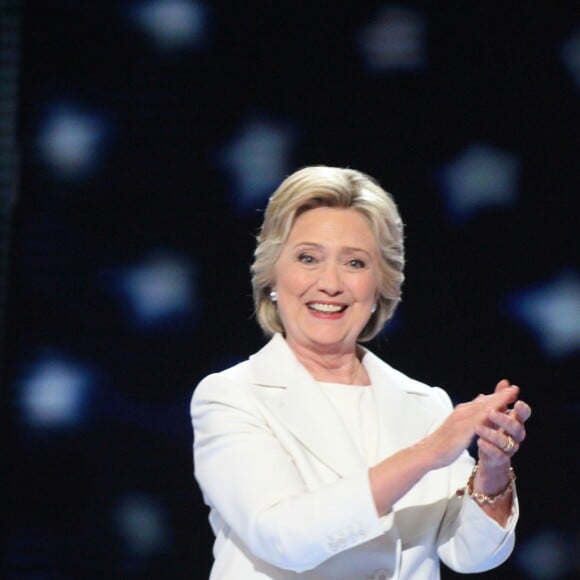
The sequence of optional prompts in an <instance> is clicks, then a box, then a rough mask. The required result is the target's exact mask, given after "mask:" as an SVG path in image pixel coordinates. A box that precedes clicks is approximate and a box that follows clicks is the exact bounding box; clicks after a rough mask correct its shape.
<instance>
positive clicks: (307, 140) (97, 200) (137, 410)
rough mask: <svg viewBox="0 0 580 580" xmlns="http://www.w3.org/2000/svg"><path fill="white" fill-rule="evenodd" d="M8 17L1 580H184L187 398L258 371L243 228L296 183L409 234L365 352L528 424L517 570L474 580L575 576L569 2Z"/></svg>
mask: <svg viewBox="0 0 580 580" xmlns="http://www.w3.org/2000/svg"><path fill="white" fill-rule="evenodd" d="M8 4H12V6H13V7H14V6H16V7H17V9H18V10H20V11H21V21H20V22H21V24H20V27H19V34H20V45H19V46H20V49H19V55H18V56H19V85H18V101H17V107H16V111H17V114H16V121H17V124H16V127H17V128H16V141H17V144H18V151H19V155H18V160H19V161H18V164H17V165H16V181H15V183H16V184H17V186H16V190H15V193H16V195H15V197H14V199H13V204H12V205H10V208H11V210H12V211H11V214H10V235H9V237H8V239H7V240H5V247H4V249H5V250H6V248H8V253H7V255H8V260H7V264H8V269H7V273H8V275H7V279H6V280H5V281H4V283H5V285H6V286H5V287H6V291H7V302H6V309H5V313H4V319H5V323H6V324H5V332H4V353H3V361H4V368H3V375H4V379H5V380H4V381H3V383H4V386H3V391H2V397H3V403H4V404H3V409H4V411H3V413H4V418H3V424H4V428H5V436H4V437H3V440H4V444H5V445H4V448H5V453H4V458H5V459H4V463H5V465H6V469H5V474H4V476H3V479H4V483H5V487H6V490H7V494H6V495H7V499H8V501H7V502H6V504H5V507H4V510H3V511H4V521H5V524H4V537H3V546H2V556H3V568H4V577H6V578H9V579H34V580H36V579H51V580H52V579H61V578H62V579H69V578H70V579H73V578H74V579H77V578H135V579H141V578H176V579H180V578H193V577H199V578H202V577H206V576H207V571H208V570H209V566H210V563H211V544H212V540H213V538H212V535H211V531H210V529H209V525H208V523H207V510H206V508H205V506H204V505H203V502H202V499H201V496H200V493H199V491H198V488H197V486H196V484H195V481H194V479H193V466H192V458H191V439H192V433H191V427H190V423H189V416H188V405H189V398H190V396H191V393H192V391H193V389H194V386H195V384H196V383H197V382H198V381H199V380H200V379H201V378H202V377H203V376H205V375H206V374H207V373H209V372H211V371H213V370H216V369H220V368H224V367H225V366H227V365H229V364H231V363H233V362H235V361H238V360H241V359H243V358H245V357H246V356H247V355H248V354H250V353H252V352H253V351H255V350H257V349H258V348H259V347H260V346H261V345H262V344H263V342H264V339H263V337H262V336H261V333H260V331H259V329H258V327H257V325H256V323H255V321H254V320H253V318H252V302H251V289H250V284H249V272H248V268H249V264H250V263H251V260H252V252H253V247H254V235H255V233H256V231H257V228H258V226H259V224H260V221H261V213H260V211H258V210H259V209H261V208H263V207H264V205H265V203H266V201H267V198H268V195H269V194H270V193H271V192H272V191H273V190H274V188H275V187H276V185H277V183H278V182H279V181H280V180H281V179H282V178H283V177H284V176H285V175H287V174H288V173H290V172H292V171H293V170H294V169H296V168H298V167H300V166H303V165H311V164H327V165H339V166H350V167H353V168H356V169H360V170H362V171H365V172H367V173H369V174H371V175H373V176H374V177H376V178H377V179H378V180H379V181H380V182H381V184H382V185H383V186H384V187H385V188H386V189H387V190H389V191H391V192H392V193H393V195H394V197H395V199H396V201H397V203H398V205H399V208H400V210H401V213H402V216H403V219H404V221H405V224H406V237H407V242H406V243H407V257H408V264H407V268H406V274H407V279H406V283H405V287H404V301H403V304H402V306H401V307H400V309H399V311H398V313H397V315H396V317H395V319H394V321H393V322H392V324H391V325H390V327H389V328H388V329H387V330H386V332H385V333H384V335H383V336H381V337H380V338H379V339H377V340H375V341H374V342H373V343H372V344H371V345H370V346H371V348H372V349H373V350H374V351H375V352H377V353H378V354H379V355H380V356H382V357H383V358H384V359H385V360H386V361H388V362H389V363H390V364H392V365H393V366H395V367H396V368H398V369H400V370H402V371H403V372H405V373H407V374H409V375H411V376H413V377H414V378H417V379H419V380H422V381H424V382H427V383H429V384H437V385H440V386H443V387H444V388H446V390H447V391H448V392H449V393H450V394H451V396H452V397H453V399H454V400H455V401H457V402H459V401H461V400H466V399H471V398H473V397H474V396H475V395H476V394H477V393H479V392H489V391H490V390H492V389H493V386H494V385H495V383H496V382H497V381H498V380H499V379H500V378H503V377H507V378H509V379H510V380H511V381H513V382H514V383H516V384H518V385H520V386H521V387H522V397H523V398H524V399H525V400H526V401H528V402H529V403H530V404H531V405H532V407H533V409H534V415H533V418H532V419H531V420H530V423H529V436H528V440H527V441H526V443H525V445H524V446H523V448H522V450H521V452H520V453H519V454H518V455H517V457H516V459H515V461H514V463H515V467H516V471H517V474H518V493H519V496H520V502H521V507H522V514H521V519H520V523H519V531H518V545H517V547H516V551H515V553H514V555H513V556H512V558H511V559H510V560H509V562H508V563H506V564H505V565H504V566H503V567H502V568H501V569H500V570H498V571H494V572H490V573H488V574H484V575H482V576H483V577H490V578H502V577H505V578H516V579H517V578H568V577H576V574H578V571H579V563H578V556H577V554H578V551H579V550H580V543H579V542H580V527H579V510H578V499H577V490H578V483H579V476H578V451H579V444H578V435H577V425H578V410H579V405H578V394H577V384H578V356H577V355H578V349H579V346H580V321H579V316H580V289H579V288H580V284H579V281H578V274H577V270H576V266H577V254H578V252H577V250H578V236H577V230H578V209H579V203H578V200H577V191H576V189H575V186H576V177H577V156H576V153H577V149H578V147H577V145H578V140H577V132H576V127H575V123H576V122H575V121H574V118H577V117H576V115H577V112H576V109H577V100H578V90H579V87H580V79H579V76H580V73H579V72H578V64H577V63H578V58H579V56H578V55H579V54H580V49H579V48H578V46H579V45H580V36H579V32H578V30H579V28H578V26H579V23H578V18H577V12H575V11H574V10H573V5H572V3H570V4H567V3H566V2H537V3H533V6H530V5H528V3H515V2H453V1H451V2H445V3H431V2H404V3H401V4H397V5H393V4H386V3H384V2H373V1H368V0H365V1H359V2H348V3H347V2H334V3H322V2H300V1H298V2H282V3H278V2H265V1H256V0H251V1H247V2H243V3H242V2H224V1H217V2H205V3H201V2H193V1H191V2H190V1H186V0H182V1H181V0H180V1H177V0H175V1H168V0H166V1H160V2H154V1H151V2H129V1H122V0H119V1H116V2H111V1H100V2H87V1H81V0H77V1H66V0H61V1H55V0H45V1H43V2H28V3H22V4H21V5H20V3H14V2H13V3H8ZM155 7H157V9H158V10H157V11H155V10H154V8H155ZM164 10H165V12H164ZM147 11H149V12H147ZM145 13H147V14H148V15H149V16H148V17H150V18H151V19H153V20H154V21H155V22H157V24H158V25H159V26H160V27H161V28H157V29H156V30H157V32H156V33H154V32H152V29H149V30H148V29H147V27H146V26H145V25H143V24H142V23H143V18H142V16H143V14H145ZM167 14H169V15H170V16H171V18H168V17H167ZM151 15H153V16H151ZM164 15H165V20H164ZM176 15H177V16H176ZM151 21H152V20H149V21H148V22H151ZM140 23H141V24H140ZM163 23H164V25H163V26H161V25H162V24H163ZM159 30H161V32H159ZM168 30H169V31H170V32H171V31H173V33H172V34H169V35H167V34H168V32H167V31H168ZM155 34H157V36H155ZM163 34H165V36H163ZM159 35H161V36H159ZM373 43H374V44H373ZM369 44H372V45H373V46H374V50H375V51H378V52H377V54H378V55H379V57H377V58H379V62H378V63H375V64H374V65H373V63H372V61H371V59H370V56H369V51H368V46H369ZM381 55H382V57H381ZM67 119H68V124H67V122H66V120H67ZM59 151H60V152H61V153H60V154H57V153H58V152H59ZM83 152H84V153H83ZM468 160H469V162H467V161H468ZM457 180H459V181H457ZM454 183H455V184H456V185H453V184H454ZM457 183H459V185H457ZM454 188H455V189H454ZM454 191H455V197H454ZM478 196H479V197H478ZM478 199H479V201H477V200H478ZM462 203H463V204H464V205H461V204H462ZM462 208H463V209H462ZM465 208H467V209H465ZM139 273H141V274H143V273H146V274H147V275H146V276H141V277H140V275H139ZM156 284H158V285H159V287H157V286H156ZM156 288H157V290H156ZM172 292H174V294H172ZM140 293H141V294H140ZM143 293H145V295H146V296H147V297H148V300H149V302H147V304H148V305H147V304H146V305H145V306H143V305H141V306H139V304H140V303H139V296H141V297H143ZM184 293H185V296H184ZM538 313H540V314H538ZM540 315H541V319H540V320H539V319H538V316H540ZM538 320H539V322H538ZM444 573H445V574H446V576H445V577H447V578H451V577H455V576H454V575H453V574H451V573H450V572H447V571H445V572H444Z"/></svg>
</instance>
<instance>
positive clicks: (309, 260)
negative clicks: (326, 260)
mask: <svg viewBox="0 0 580 580" xmlns="http://www.w3.org/2000/svg"><path fill="white" fill-rule="evenodd" d="M298 261H299V262H302V263H303V264H314V257H313V256H311V255H310V254H300V255H299V256H298Z"/></svg>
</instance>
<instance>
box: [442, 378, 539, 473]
mask: <svg viewBox="0 0 580 580" xmlns="http://www.w3.org/2000/svg"><path fill="white" fill-rule="evenodd" d="M519 392H520V390H519V387H516V386H515V385H510V383H509V381H507V380H505V379H503V380H501V381H500V382H499V383H498V384H497V385H496V387H495V390H494V392H493V393H492V394H491V395H478V396H477V397H476V398H475V399H473V400H472V401H469V402H467V403H461V404H459V405H457V406H456V407H455V409H454V410H453V412H452V413H451V415H449V417H447V419H446V420H445V421H444V422H443V423H442V424H441V426H440V427H439V428H438V429H437V430H436V431H434V432H433V433H432V434H431V438H432V441H431V445H432V446H433V447H432V449H434V451H435V453H434V455H433V458H434V460H435V461H436V463H437V465H436V467H443V466H445V465H449V464H450V463H451V462H452V461H454V460H455V459H456V458H457V457H458V456H459V455H460V454H461V452H462V451H463V450H464V449H466V448H467V447H469V445H470V443H471V441H472V440H473V438H474V437H475V436H478V440H477V446H478V452H479V464H480V468H481V475H482V476H484V475H485V474H486V473H487V474H488V475H490V476H492V474H499V473H500V472H503V473H505V474H507V469H508V468H509V466H510V463H511V458H512V457H513V455H514V454H515V453H517V452H518V450H519V448H520V446H521V444H522V442H523V440H524V439H525V437H526V430H525V426H524V424H525V422H526V421H527V420H528V419H529V417H530V415H531V413H532V410H531V408H530V406H529V405H528V404H527V403H525V402H524V401H521V400H518V396H519ZM505 477H506V478H507V475H506V476H505Z"/></svg>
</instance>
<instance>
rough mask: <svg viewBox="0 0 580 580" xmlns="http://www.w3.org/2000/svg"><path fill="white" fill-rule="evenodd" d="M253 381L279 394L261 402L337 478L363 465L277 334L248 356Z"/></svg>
mask: <svg viewBox="0 0 580 580" xmlns="http://www.w3.org/2000/svg"><path fill="white" fill-rule="evenodd" d="M251 362H252V373H253V382H254V383H255V384H257V385H260V386H262V387H264V388H266V389H272V388H277V389H280V393H279V394H278V395H277V396H275V397H271V396H265V397H263V399H262V401H263V403H264V404H265V405H266V406H267V407H268V409H269V410H270V411H271V412H272V414H273V415H274V416H276V417H277V418H278V419H279V420H280V422H281V423H282V424H283V425H284V426H285V427H286V428H287V429H288V430H290V431H291V432H292V433H293V434H294V435H295V436H296V437H297V438H298V439H299V440H300V441H301V443H302V444H303V445H304V446H305V447H306V448H307V449H308V450H309V451H310V452H311V453H313V454H314V455H315V456H316V457H318V459H320V460H321V461H322V462H323V463H325V464H326V465H327V466H328V467H329V468H330V469H332V470H334V471H335V472H336V473H338V474H339V475H341V476H346V475H349V474H352V472H353V471H355V470H357V469H360V468H361V467H364V466H365V462H364V461H363V458H362V457H361V455H360V452H359V451H358V449H357V448H356V446H355V444H354V442H353V441H352V439H351V437H350V436H349V433H348V431H347V429H346V427H345V425H344V423H343V422H342V420H341V419H340V417H339V416H338V413H337V412H336V410H335V408H334V406H333V404H332V402H331V401H330V400H329V399H328V398H327V397H326V395H325V394H324V393H323V392H322V390H321V389H320V387H319V385H318V384H317V383H316V381H315V380H314V379H313V378H312V376H311V375H310V373H309V372H308V371H307V370H306V369H305V368H304V367H303V366H302V365H301V364H300V363H299V362H298V360H297V359H296V357H295V355H294V353H293V352H292V351H291V349H290V347H289V346H288V345H287V344H286V341H285V340H284V338H283V337H282V336H281V335H279V334H277V335H275V336H274V337H273V338H272V340H271V341H270V342H269V343H268V344H267V345H266V346H265V347H264V348H263V349H262V350H260V351H259V352H257V353H256V354H255V355H254V356H252V357H251Z"/></svg>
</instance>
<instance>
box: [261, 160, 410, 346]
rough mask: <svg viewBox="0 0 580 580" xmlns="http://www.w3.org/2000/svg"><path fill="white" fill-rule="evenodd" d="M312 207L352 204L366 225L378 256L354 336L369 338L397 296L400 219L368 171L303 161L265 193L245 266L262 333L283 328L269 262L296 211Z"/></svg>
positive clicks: (379, 327)
mask: <svg viewBox="0 0 580 580" xmlns="http://www.w3.org/2000/svg"><path fill="white" fill-rule="evenodd" d="M317 207H333V208H345V209H349V208H351V209H354V210H356V211H358V212H359V213H360V214H362V215H363V216H364V217H365V218H366V219H367V220H368V222H369V224H370V226H371V230H372V232H373V234H374V237H375V240H376V243H377V248H378V250H379V256H380V260H379V264H380V277H379V288H378V296H377V308H376V310H375V312H374V313H373V314H372V315H371V317H370V319H369V321H368V322H367V324H366V325H365V327H364V328H363V330H362V332H361V334H360V336H359V340H361V341H366V340H371V339H372V338H374V337H375V336H376V335H377V334H378V333H379V332H380V331H381V330H382V328H383V326H384V325H385V323H386V322H387V321H388V320H389V319H390V318H391V317H392V315H393V313H394V311H395V308H396V307H397V305H398V303H399V302H400V301H401V286H402V284H403V280H404V274H403V267H404V264H405V255H404V254H405V252H404V244H403V223H402V221H401V217H400V215H399V212H398V210H397V206H396V205H395V202H394V201H393V198H392V197H391V196H390V195H389V194H388V193H387V192H386V191H385V190H383V189H382V188H381V187H380V185H379V184H378V183H377V182H376V181H375V180H374V179H373V178H372V177H370V176H368V175H365V174H364V173H361V172H360V171H356V170H354V169H342V168H339V167H326V166H313V167H305V168H303V169H300V170H298V171H296V172H295V173H293V174H292V175H290V176H289V177H287V178H286V179H285V180H284V181H283V182H282V183H281V184H280V186H279V187H278V189H277V190H276V191H275V192H274V194H273V195H272V196H271V197H270V200H269V202H268V206H267V207H266V211H265V214H264V222H263V224H262V227H261V229H260V232H259V234H258V236H257V246H256V250H255V252H254V263H253V264H252V267H251V273H252V288H253V295H254V307H255V311H256V318H257V320H258V323H259V325H260V327H261V328H262V330H263V331H264V332H265V334H266V335H271V334H274V333H276V332H282V333H283V332H284V326H283V324H282V321H281V320H280V317H279V315H278V309H277V308H276V306H275V304H273V303H272V301H271V300H270V291H271V288H272V284H273V283H274V266H275V264H276V262H277V260H278V258H279V256H280V252H281V250H282V246H283V245H284V243H285V242H286V240H287V238H288V236H289V234H290V230H291V229H292V226H293V225H294V222H295V221H296V219H297V218H298V216H300V215H301V214H303V213H304V212H306V211H308V210H310V209H314V208H317Z"/></svg>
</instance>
